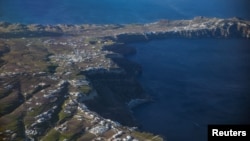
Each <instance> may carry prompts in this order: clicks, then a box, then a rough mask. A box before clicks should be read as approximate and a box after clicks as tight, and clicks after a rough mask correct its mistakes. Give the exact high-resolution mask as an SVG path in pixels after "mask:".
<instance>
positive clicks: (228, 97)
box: [130, 39, 250, 141]
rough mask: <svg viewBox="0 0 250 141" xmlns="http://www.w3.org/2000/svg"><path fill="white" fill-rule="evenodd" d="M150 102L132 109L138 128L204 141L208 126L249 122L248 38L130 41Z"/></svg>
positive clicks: (177, 138)
mask: <svg viewBox="0 0 250 141" xmlns="http://www.w3.org/2000/svg"><path fill="white" fill-rule="evenodd" d="M132 46H135V47H136V49H137V55H136V56H132V57H130V59H131V60H133V61H136V62H138V63H139V64H141V65H142V68H143V74H142V76H141V77H140V78H139V80H140V82H141V84H142V85H143V87H144V88H145V90H146V92H148V93H149V94H151V95H152V97H153V99H154V100H155V102H153V103H150V104H145V105H141V106H139V107H137V108H136V109H134V115H135V117H136V118H137V120H138V122H139V123H140V124H141V125H142V129H144V130H147V131H150V132H154V133H158V134H161V135H163V136H165V137H166V138H167V139H168V140H170V141H183V140H187V141H206V140H207V125H208V124H247V123H248V124H250V111H249V109H250V63H249V62H250V40H240V39H230V40H226V39H168V40H159V41H151V42H147V43H139V44H132Z"/></svg>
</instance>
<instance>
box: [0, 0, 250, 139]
mask: <svg viewBox="0 0 250 141" xmlns="http://www.w3.org/2000/svg"><path fill="white" fill-rule="evenodd" d="M249 6H250V1H249V0H0V21H8V22H18V23H26V24H29V23H38V24H57V23H65V24H83V23H93V24H108V23H111V24H125V23H146V22H155V21H157V20H160V19H170V20H176V19H192V18H193V17H195V16H206V17H219V18H229V17H240V18H244V19H248V20H250V14H249V13H250V8H249ZM132 45H133V46H135V47H136V49H137V54H136V55H135V56H132V57H130V59H131V60H133V61H135V62H138V63H140V64H141V65H142V67H143V74H142V75H141V76H140V77H139V78H138V79H139V81H140V82H141V84H142V86H143V87H144V89H145V90H146V92H147V93H149V94H150V95H151V96H152V97H153V98H154V100H155V102H153V103H150V104H145V105H142V106H140V107H138V108H136V109H135V110H134V115H135V117H136V118H137V121H138V122H139V123H140V124H141V128H142V129H143V130H146V131H150V132H153V133H155V134H160V135H162V136H164V137H166V138H167V140H168V141H183V140H186V141H205V140H206V136H207V135H206V134H207V131H206V128H207V124H246V123H250V121H249V119H250V116H249V113H250V112H249V111H250V110H249V109H250V106H249V103H250V63H249V62H250V41H249V40H243V39H227V40H226V39H220V40H219V39H192V40H191V39H189V40H188V39H166V40H157V41H151V42H146V43H136V44H132Z"/></svg>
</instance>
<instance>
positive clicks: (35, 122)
mask: <svg viewBox="0 0 250 141" xmlns="http://www.w3.org/2000/svg"><path fill="white" fill-rule="evenodd" d="M168 38H245V39H249V38H250V21H247V20H243V19H240V18H231V19H219V18H206V17H195V18H194V19H191V20H173V21H170V20H160V21H157V22H154V23H147V24H119V25H118V24H110V25H109V24H107V25H95V24H83V25H69V24H58V25H40V24H20V23H8V22H0V103H1V106H0V139H1V140H6V141H8V140H43V141H49V140H60V141H68V140H79V141H84V140H86V141H88V140H110V141H113V140H116V141H119V140H124V141H144V140H153V141H161V140H164V137H162V136H160V135H154V134H152V133H146V132H143V131H141V130H139V129H138V128H137V127H138V126H139V125H138V124H137V122H136V120H135V119H134V117H133V114H132V110H133V108H134V107H135V106H137V105H138V104H141V103H145V102H151V101H152V98H151V97H150V95H149V94H147V93H145V91H144V90H143V88H142V87H141V85H140V83H139V82H138V81H137V76H138V75H140V74H141V73H142V71H143V70H142V68H141V66H140V65H139V64H137V63H135V62H132V61H129V60H128V59H126V57H127V56H129V55H133V54H135V53H136V50H135V49H134V48H133V47H131V46H129V45H128V44H129V43H132V42H145V41H150V40H156V39H168ZM152 49H153V48H152ZM166 126H167V125H166Z"/></svg>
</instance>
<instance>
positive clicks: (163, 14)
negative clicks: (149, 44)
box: [0, 0, 250, 24]
mask: <svg viewBox="0 0 250 141" xmlns="http://www.w3.org/2000/svg"><path fill="white" fill-rule="evenodd" d="M249 5H250V1H249V0H209V1H208V0H0V21H2V20H4V21H9V22H22V23H42V24H53V23H73V24H74V23H98V24H102V23H141V22H153V21H155V20H159V19H163V18H166V19H190V18H193V17H194V16H208V17H214V16H216V17H222V18H228V17H234V16H237V17H242V18H247V19H250V15H249V14H248V13H250V9H249Z"/></svg>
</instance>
